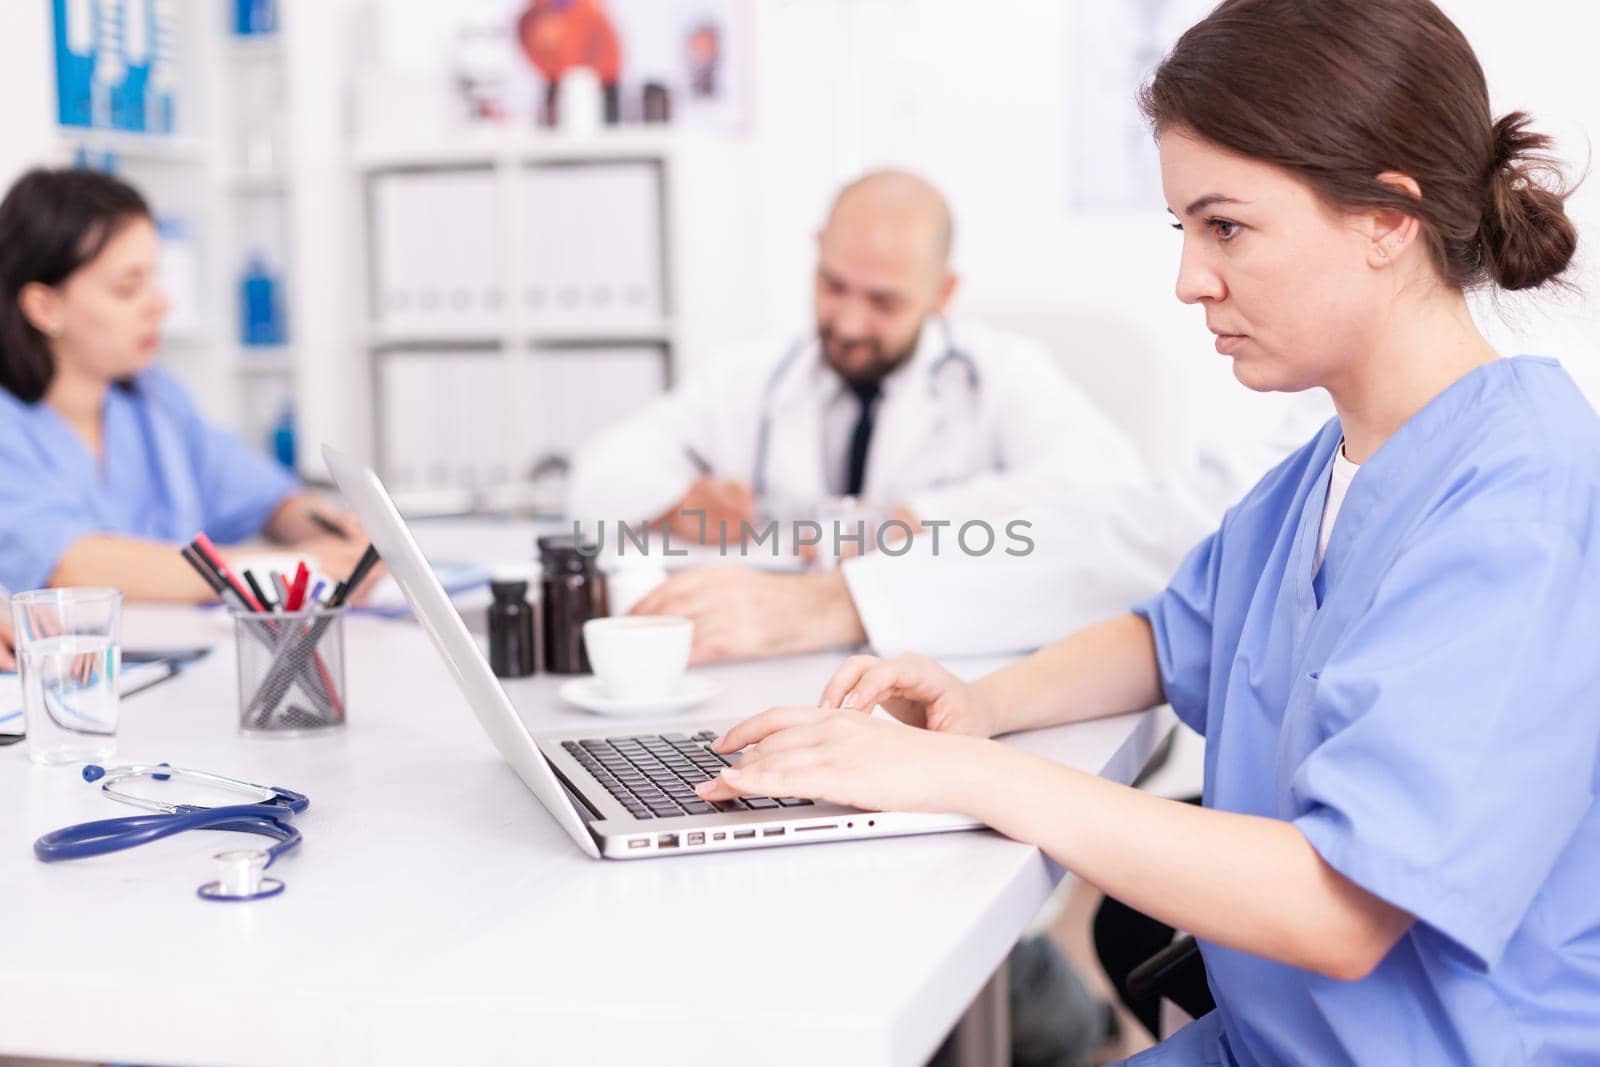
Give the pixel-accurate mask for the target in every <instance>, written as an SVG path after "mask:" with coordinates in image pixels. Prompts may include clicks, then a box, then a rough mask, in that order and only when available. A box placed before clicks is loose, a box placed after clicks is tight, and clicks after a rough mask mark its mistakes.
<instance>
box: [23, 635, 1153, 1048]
mask: <svg viewBox="0 0 1600 1067" xmlns="http://www.w3.org/2000/svg"><path fill="white" fill-rule="evenodd" d="M186 641H187V642H195V641H207V642H217V643H218V648H217V650H216V651H215V652H214V653H213V654H212V655H211V656H210V657H209V658H208V659H207V660H205V661H203V662H202V663H200V664H198V665H196V666H195V667H193V668H192V669H191V670H190V671H189V672H187V673H185V674H184V675H182V676H180V677H179V678H177V679H175V680H173V681H171V682H167V683H164V684H162V685H160V686H158V687H156V688H155V689H152V690H150V691H149V692H147V693H145V694H143V695H140V696H137V697H134V698H132V699H130V700H129V701H128V702H127V703H126V704H125V705H124V707H123V718H122V726H121V730H120V736H119V750H118V753H117V756H116V757H115V762H118V763H122V762H159V761H162V760H168V761H171V762H173V763H175V764H180V765H183V766H190V767H195V768H198V769H203V770H210V771H216V772H218V773H222V774H227V775H230V776H235V777H238V778H242V779H245V780H247V781H258V782H265V783H269V784H277V785H282V786H286V787H288V788H290V789H296V790H299V791H301V792H304V793H306V794H308V795H309V796H310V798H311V807H310V809H309V810H308V811H307V812H306V813H305V814H304V815H303V816H301V817H300V818H299V820H298V822H299V825H300V826H301V827H302V828H303V830H304V833H305V843H304V845H303V846H302V847H301V849H300V850H299V852H298V853H297V854H294V855H291V856H289V857H287V858H285V860H284V861H283V862H282V863H281V864H279V865H278V866H277V867H275V868H274V869H273V871H272V873H273V874H275V875H279V876H281V877H282V879H283V880H284V881H285V882H286V883H287V884H288V889H287V890H286V891H285V893H284V894H283V895H281V896H279V897H276V898H273V899H268V900H262V901H256V902H252V903H247V904H218V903H210V902H206V901H202V900H200V899H198V898H197V897H196V896H195V888H196V887H197V886H198V885H199V884H200V883H202V882H206V881H210V880H211V879H212V878H213V877H214V874H213V870H212V864H211V861H210V856H211V854H212V853H214V852H216V851H218V850H219V849H220V848H223V847H230V846H233V847H237V846H238V845H239V844H240V843H241V842H242V841H246V840H248V841H250V842H252V843H253V842H255V841H258V840H259V839H258V838H249V839H242V838H240V837H238V836H236V835H229V834H223V833H217V832H204V833H198V834H195V833H191V834H188V835H183V836H180V837H177V838H174V839H170V840H167V841H163V842H159V843H156V844H153V845H149V846H145V847H142V848H139V849H136V850H133V851H130V852H125V853H120V854H116V855H111V856H102V857H96V858H93V859H87V860H81V861H75V862H69V863H63V864H44V863H40V862H38V861H36V860H35V859H34V858H33V855H32V850H31V846H32V842H33V840H34V839H35V838H36V837H37V836H39V835H40V834H42V833H45V832H46V831H49V830H52V829H55V828H58V827H61V826H64V825H67V824H70V823H77V822H81V821H85V820H90V819H99V818H109V817H113V816H117V815H124V814H131V813H132V811H133V809H130V808H125V807H123V806H121V805H117V804H114V803H112V802H111V801H109V800H107V799H105V798H103V797H102V796H101V795H100V793H99V791H98V790H97V789H95V788H94V787H92V786H89V785H87V784H85V783H84V782H83V780H82V778H81V776H80V775H79V772H78V769H77V768H72V767H38V766H34V765H33V764H31V763H30V762H29V761H28V759H27V756H26V753H25V751H24V748H25V746H23V745H18V746H13V747H11V748H5V749H0V917H3V919H4V925H3V926H0V1054H13V1055H35V1056H54V1057H70V1058H79V1059H96V1060H133V1061H137V1062H145V1063H162V1064H183V1063H193V1064H217V1065H225V1064H284V1063H295V1064H308V1063H311V1064H315V1063H328V1064H364V1063H383V1064H405V1063H466V1062H471V1063H489V1062H499V1063H510V1062H516V1063H577V1062H606V1063H612V1062H635V1061H638V1062H645V1061H648V1062H650V1063H652V1064H671V1063H685V1064H687V1063H697V1064H705V1063H755V1062H759V1063H772V1064H781V1063H795V1064H802V1063H803V1064H816V1063H825V1062H830V1061H832V1062H841V1063H843V1062H848V1063H862V1064H914V1063H919V1062H921V1061H922V1060H923V1059H925V1057H926V1056H928V1055H929V1054H930V1053H931V1052H932V1050H933V1049H934V1048H935V1047H936V1045H937V1044H938V1042H939V1040H940V1039H941V1038H942V1036H943V1035H944V1033H945V1032H946V1031H947V1030H948V1029H949V1027H950V1026H951V1024H952V1023H953V1022H954V1021H955V1020H956V1019H957V1018H958V1016H959V1015H960V1013H961V1011H962V1009H963V1008H964V1006H965V1005H966V1004H967V1003H968V1002H969V1001H970V1000H971V999H972V997H973V996H974V994H975V993H976V992H977V991H978V990H979V988H980V987H981V986H982V985H983V983H984V982H985V980H986V979H987V978H988V976H989V975H990V973H991V972H992V971H993V970H994V968H995V967H996V966H997V965H998V964H999V963H1000V962H1001V960H1002V959H1003V958H1004V956H1005V954H1006V953H1007V951H1008V950H1009V949H1010V947H1011V946H1012V944H1013V943H1014V942H1015V941H1016V939H1017V938H1018V936H1019V934H1020V933H1021V932H1022V930H1023V929H1024V927H1025V926H1026V924H1027V923H1028V921H1029V919H1030V918H1031V917H1032V916H1033V915H1034V913H1035V912H1036V911H1037V909H1038V908H1039V907H1040V905H1041V904H1042V903H1043V902H1044V900H1045V898H1046V896H1047V895H1048V894H1049V892H1050V890H1051V888H1052V886H1053V885H1054V884H1055V882H1056V880H1057V878H1058V877H1059V874H1060V872H1059V871H1058V870H1053V869H1052V865H1050V864H1048V863H1047V862H1046V861H1045V860H1044V858H1043V857H1042V856H1041V855H1040V853H1039V852H1038V851H1037V850H1035V849H1033V848H1030V847H1028V846H1024V845H1020V844H1017V843H1015V842H1011V841H1007V840H1005V839H1003V838H1001V837H999V836H998V835H995V834H992V833H989V832H982V833H960V834H947V835H940V836H935V837H921V838H900V839H883V840H877V841H864V842H843V843H833V844H824V845H813V846H803V847H794V848H782V849H772V850H765V851H751V852H743V853H729V854H722V855H714V854H702V855H695V856H683V857H673V858H667V859H661V860H650V861H639V862H632V863H617V862H602V861H596V860H591V859H587V858H585V857H584V856H583V855H582V854H581V853H580V852H579V851H578V849H577V848H576V847H575V846H574V845H573V843H572V842H571V840H570V839H568V838H567V837H566V836H565V835H564V834H563V833H562V832H561V831H560V830H559V829H558V828H557V827H556V825H555V823H554V822H553V821H552V820H551V819H550V818H549V817H548V816H547V815H546V814H545V812H544V810H543V809H542V808H541V807H540V806H539V804H538V802H537V801H536V800H535V799H534V798H533V796H532V795H531V794H530V793H529V792H528V791H527V790H526V789H525V788H524V787H523V785H522V783H521V782H520V781H519V780H518V779H517V777H516V776H515V775H514V774H513V773H512V771H511V770H510V769H509V768H508V767H507V766H505V765H504V764H503V763H502V762H501V760H500V758H499V756H498V755H497V754H496V752H495V751H494V749H493V747H492V746H491V745H490V743H489V741H488V739H487V738H486V737H485V736H484V734H483V733H482V732H481V731H480V730H479V728H478V726H477V724H476V722H475V721H474V720H473V718H472V716H471V714H470V712H469V711H468V710H467V709H466V708H465V707H464V706H463V703H462V701H461V699H460V698H459V697H458V695H457V693H456V690H455V689H454V687H453V685H452V683H451V682H450V679H449V677H448V675H447V674H446V672H445V669H444V667H443V665H442V663H441V662H440V660H439V658H438V657H437V656H436V655H435V654H434V652H433V649H432V647H431V646H430V645H429V643H428V641H427V639H426V637H425V636H424V634H423V633H422V632H421V630H420V629H419V628H417V627H416V626H415V625H413V624H411V623H409V622H385V621H380V620H376V619H371V618H353V619H351V620H350V624H349V630H348V634H347V641H348V650H349V659H350V666H349V678H350V681H349V688H350V701H349V703H350V708H351V712H350V723H349V726H348V728H346V729H345V730H343V731H341V732H339V733H337V734H333V735H329V736H323V737H311V738H300V739H259V738H244V737H241V736H240V735H239V734H238V733H237V731H236V729H235V721H236V698H235V696H234V656H233V650H232V647H231V646H232V639H231V631H230V628H229V626H228V623H227V620H226V618H225V617H224V616H222V615H221V614H220V613H205V612H200V611H192V610H187V609H155V608H138V609H131V610H130V611H129V613H128V617H127V619H126V622H125V632H124V643H125V644H126V645H128V646H130V647H142V646H150V645H157V644H171V643H181V642H186ZM837 661H838V657H837V656H835V655H826V656H815V657H806V658H798V659H789V660H778V661H769V662H765V663H755V664H742V665H729V666H721V667H714V668H707V669H705V670H704V673H705V674H706V675H707V676H709V677H712V678H715V679H716V680H718V681H719V682H721V683H722V685H723V692H722V694H721V696H720V697H718V698H717V699H715V700H714V701H712V702H711V703H710V704H708V705H706V706H704V707H702V708H700V709H697V713H696V714H695V715H694V716H693V717H692V718H696V719H707V718H717V719H726V718H732V717H738V716H741V715H744V714H747V713H750V712H753V711H757V710H760V709H761V708H763V707H766V706H769V705H772V704H778V703H810V702H812V701H814V700H815V698H816V695H817V693H818V692H819V691H820V688H821V685H822V683H823V682H824V680H825V679H826V678H827V676H828V674H829V672H830V671H831V670H832V669H833V667H834V666H836V664H837ZM985 666H987V665H983V664H977V663H969V664H964V665H959V667H960V668H961V669H962V670H963V671H964V672H976V671H979V670H981V669H983V668H984V667H985ZM558 681H559V680H558V679H555V678H550V677H542V676H541V677H536V678H533V679H529V680H526V681H519V682H514V683H510V684H509V685H508V690H509V692H510V693H511V694H512V698H513V700H514V701H515V702H516V704H517V707H518V708H519V710H520V711H521V712H522V714H523V716H524V718H525V720H526V721H527V723H528V724H529V726H531V727H534V728H540V727H557V726H559V727H566V726H589V725H592V726H594V728H595V730H596V732H597V733H598V734H602V735H604V734H606V733H609V732H614V730H615V729H616V727H617V723H615V722H614V721H611V720H601V719H597V718H596V717H594V716H591V715H588V714H586V713H583V712H579V711H576V710H574V709H571V708H567V707H564V706H561V705H560V704H559V702H558V701H557V700H556V698H555V696H554V690H555V686H556V684H557V682H558ZM1161 722H1162V720H1160V719H1159V718H1158V717H1157V716H1156V715H1155V714H1154V713H1145V714H1141V715H1129V716H1123V717H1121V718H1118V719H1113V720H1107V721H1103V722H1098V723H1092V724H1085V725H1082V726H1075V727H1070V728H1066V729H1059V730H1052V731H1045V732H1042V733H1038V734H1033V735H1028V736H1026V737H1023V738H1020V739H1017V741H1016V743H1018V744H1020V745H1023V746H1024V747H1027V748H1029V749H1031V750H1034V751H1037V752H1040V753H1043V754H1046V755H1049V756H1051V757H1053V758H1057V759H1060V760H1062V761H1064V762H1067V763H1070V764H1073V765H1075V766H1078V767H1081V768H1086V769H1090V770H1094V771H1098V772H1101V773H1104V774H1106V775H1108V776H1110V777H1113V778H1117V779H1119V780H1123V781H1126V780H1128V779H1129V778H1130V777H1131V776H1132V775H1133V774H1134V773H1135V772H1136V771H1137V769H1138V768H1139V767H1140V766H1142V765H1143V763H1144V761H1145V759H1146V757H1147V756H1148V754H1149V752H1150V750H1151V748H1152V747H1153V744H1154V742H1155V741H1156V739H1157V729H1158V727H1159V726H1160V725H1161ZM1063 817H1070V816H1069V813H1063Z"/></svg>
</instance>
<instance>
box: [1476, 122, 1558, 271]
mask: <svg viewBox="0 0 1600 1067" xmlns="http://www.w3.org/2000/svg"><path fill="white" fill-rule="evenodd" d="M1530 121H1531V119H1530V118H1529V116H1528V115H1527V114H1526V113H1525V112H1522V111H1513V112H1511V113H1510V114H1509V115H1506V116H1505V117H1503V118H1501V119H1500V120H1499V121H1498V122H1496V123H1495V124H1494V149H1493V152H1494V154H1493V157H1492V159H1491V160H1490V163H1489V182H1488V185H1489V191H1488V203H1487V204H1485V205H1484V213H1483V224H1482V227H1481V228H1480V230H1479V232H1478V240H1479V245H1480V249H1481V255H1482V259H1483V267H1484V270H1485V271H1486V272H1487V273H1488V275H1489V277H1490V278H1492V279H1493V280H1494V282H1495V284H1496V285H1498V286H1500V288H1502V289H1534V288H1537V287H1538V286H1541V285H1543V284H1544V283H1546V282H1548V281H1551V280H1552V279H1554V278H1556V277H1558V276H1559V275H1560V274H1561V273H1562V272H1563V271H1565V270H1566V269H1567V266H1568V265H1569V264H1570V263H1571V262H1572V257H1573V254H1574V252H1576V251H1577V248H1578V231H1577V228H1576V227H1575V226H1573V224H1572V220H1571V219H1569V218H1567V212H1566V208H1565V207H1564V206H1563V205H1564V202H1565V200H1566V198H1567V196H1568V194H1569V192H1570V190H1566V189H1562V188H1560V187H1559V185H1558V184H1557V183H1559V181H1560V170H1559V168H1558V166H1557V165H1556V163H1555V161H1554V160H1552V159H1551V158H1550V156H1549V155H1547V154H1546V151H1547V149H1548V148H1549V147H1550V139H1549V138H1548V137H1546V136H1545V135H1543V134H1541V133H1535V132H1534V131H1533V130H1530V129H1529V128H1528V124H1529V122H1530Z"/></svg>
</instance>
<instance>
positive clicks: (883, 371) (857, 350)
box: [817, 326, 922, 386]
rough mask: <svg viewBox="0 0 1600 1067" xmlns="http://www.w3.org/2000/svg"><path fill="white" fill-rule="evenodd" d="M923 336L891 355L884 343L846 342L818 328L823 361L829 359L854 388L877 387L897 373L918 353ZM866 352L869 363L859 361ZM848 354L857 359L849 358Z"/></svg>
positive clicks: (837, 372)
mask: <svg viewBox="0 0 1600 1067" xmlns="http://www.w3.org/2000/svg"><path fill="white" fill-rule="evenodd" d="M921 336H922V335H921V333H920V332H919V333H918V334H917V336H916V337H913V338H912V339H911V343H910V344H908V345H906V346H905V347H904V348H902V349H901V350H899V351H898V352H889V351H887V350H886V349H885V348H884V347H883V342H881V341H878V340H875V339H869V340H862V341H847V342H842V341H840V340H839V337H838V335H836V334H835V333H834V332H833V331H832V330H831V329H829V328H828V327H826V326H819V327H818V328H817V338H818V340H819V341H821V343H822V358H823V359H825V360H827V363H828V366H830V367H832V368H833V370H834V373H836V374H838V375H839V377H841V378H843V379H844V380H845V381H847V382H849V383H850V384H851V385H863V386H865V385H877V384H878V383H880V382H882V381H883V380H884V379H885V378H887V377H888V376H889V375H890V374H893V373H894V372H895V370H896V369H898V368H899V367H900V365H901V364H903V363H905V362H906V361H907V360H908V359H910V358H911V356H912V354H913V353H915V352H916V350H917V342H918V341H919V340H920V339H921ZM862 352H866V353H867V355H868V357H869V358H867V359H866V360H865V361H862V360H861V359H860V358H859V357H860V355H861V353H862ZM847 355H848V356H850V357H855V358H850V359H846V356H847Z"/></svg>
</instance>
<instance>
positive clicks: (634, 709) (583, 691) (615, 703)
mask: <svg viewBox="0 0 1600 1067" xmlns="http://www.w3.org/2000/svg"><path fill="white" fill-rule="evenodd" d="M558 692H559V693H560V695H561V699H562V700H565V701H566V702H567V703H568V704H575V705H577V706H578V707H580V708H582V709H583V710H585V711H592V712H594V713H595V714H597V715H637V714H640V713H641V712H650V711H681V710H682V709H684V708H691V707H693V706H694V705H696V704H701V703H704V702H705V701H707V700H710V699H711V698H712V697H714V696H716V695H717V694H718V693H720V692H722V686H720V685H718V684H717V683H716V682H713V681H712V680H711V679H709V678H695V677H693V676H685V677H683V678H679V679H678V680H677V682H676V683H674V684H673V686H672V688H671V689H670V690H668V691H667V692H665V693H662V694H661V695H659V696H652V697H634V698H630V699H627V700H621V699H618V698H617V697H614V696H612V695H610V694H609V693H607V692H606V691H605V688H604V687H603V686H602V685H601V684H600V680H599V679H598V678H596V677H595V676H594V675H592V674H586V675H584V676H583V677H582V678H574V679H572V680H571V681H568V682H563V683H562V684H561V688H560V689H559V690H558Z"/></svg>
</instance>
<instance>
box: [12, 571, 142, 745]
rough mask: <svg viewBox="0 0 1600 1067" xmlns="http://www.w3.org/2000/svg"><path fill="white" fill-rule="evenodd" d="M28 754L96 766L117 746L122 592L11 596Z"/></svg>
mask: <svg viewBox="0 0 1600 1067" xmlns="http://www.w3.org/2000/svg"><path fill="white" fill-rule="evenodd" d="M11 619H12V623H13V624H14V625H15V628H16V637H17V669H18V671H20V672H21V679H22V714H23V722H24V728H25V729H26V730H27V735H28V737H27V744H28V756H29V757H30V758H31V759H32V760H33V761H34V762H35V763H100V762H103V761H104V760H106V759H108V758H110V756H111V754H112V753H113V752H115V751H116V747H117V712H118V702H117V673H118V672H119V671H120V670H121V667H122V649H121V646H120V645H119V644H118V639H119V637H120V628H121V624H122V594H121V593H120V592H119V591H117V590H115V589H35V590H32V591H30V592H26V593H18V594H17V595H16V596H14V597H12V598H11Z"/></svg>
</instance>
